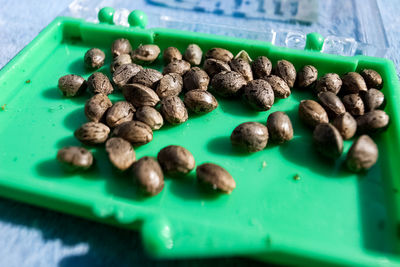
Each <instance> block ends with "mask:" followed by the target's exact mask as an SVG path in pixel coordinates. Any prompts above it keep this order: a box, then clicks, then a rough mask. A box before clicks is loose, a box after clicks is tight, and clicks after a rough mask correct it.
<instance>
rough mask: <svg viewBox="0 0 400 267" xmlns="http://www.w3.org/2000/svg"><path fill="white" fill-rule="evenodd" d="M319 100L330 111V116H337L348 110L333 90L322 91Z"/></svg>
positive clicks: (327, 111)
mask: <svg viewBox="0 0 400 267" xmlns="http://www.w3.org/2000/svg"><path fill="white" fill-rule="evenodd" d="M318 100H319V102H320V104H321V106H322V107H323V108H324V109H325V111H326V113H328V116H329V118H336V117H337V116H339V115H340V114H343V113H345V112H346V109H345V107H344V105H343V103H342V101H341V100H340V98H339V97H337V96H336V95H335V94H334V93H332V92H329V91H328V92H321V93H319V94H318Z"/></svg>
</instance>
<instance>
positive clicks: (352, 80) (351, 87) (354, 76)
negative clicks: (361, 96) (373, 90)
mask: <svg viewBox="0 0 400 267" xmlns="http://www.w3.org/2000/svg"><path fill="white" fill-rule="evenodd" d="M342 82H343V84H342V92H343V94H346V95H347V94H357V93H359V92H360V91H367V90H368V89H367V85H366V84H365V81H364V78H363V77H362V76H361V75H360V74H358V73H357V72H349V73H347V74H346V75H344V76H343V78H342Z"/></svg>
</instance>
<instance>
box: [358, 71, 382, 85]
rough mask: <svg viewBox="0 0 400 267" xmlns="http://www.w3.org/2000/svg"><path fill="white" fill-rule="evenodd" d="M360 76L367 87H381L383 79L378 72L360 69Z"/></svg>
mask: <svg viewBox="0 0 400 267" xmlns="http://www.w3.org/2000/svg"><path fill="white" fill-rule="evenodd" d="M361 76H362V77H363V78H364V81H365V84H366V85H367V87H368V88H375V89H382V85H383V81H382V77H381V75H379V73H378V72H376V71H374V70H371V69H365V70H363V71H361Z"/></svg>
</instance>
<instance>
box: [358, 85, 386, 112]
mask: <svg viewBox="0 0 400 267" xmlns="http://www.w3.org/2000/svg"><path fill="white" fill-rule="evenodd" d="M360 96H361V97H362V99H363V102H364V107H365V110H366V111H371V110H375V109H383V108H384V107H385V104H386V101H385V95H384V94H383V93H382V92H381V91H379V90H377V89H374V88H371V89H369V90H368V91H366V92H365V91H362V92H361V93H360Z"/></svg>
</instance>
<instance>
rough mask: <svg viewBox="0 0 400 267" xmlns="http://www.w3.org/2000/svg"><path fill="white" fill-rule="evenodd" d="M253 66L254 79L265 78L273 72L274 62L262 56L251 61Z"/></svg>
mask: <svg viewBox="0 0 400 267" xmlns="http://www.w3.org/2000/svg"><path fill="white" fill-rule="evenodd" d="M251 68H252V69H253V76H254V79H263V78H265V77H267V76H269V75H270V74H271V70H272V63H271V61H270V60H269V59H268V58H267V57H264V56H260V57H258V58H256V59H255V60H254V61H253V62H252V63H251Z"/></svg>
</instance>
